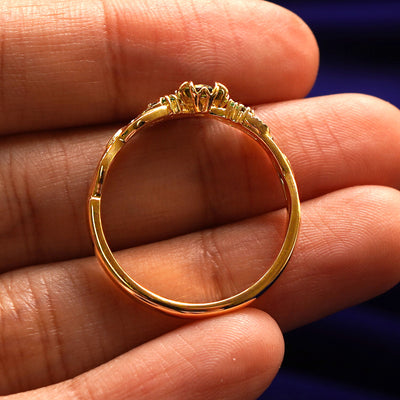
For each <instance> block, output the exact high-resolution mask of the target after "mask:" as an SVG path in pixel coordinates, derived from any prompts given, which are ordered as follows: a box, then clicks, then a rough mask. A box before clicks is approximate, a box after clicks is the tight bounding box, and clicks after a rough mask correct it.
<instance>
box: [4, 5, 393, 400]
mask: <svg viewBox="0 0 400 400" xmlns="http://www.w3.org/2000/svg"><path fill="white" fill-rule="evenodd" d="M0 11H1V12H0V19H2V20H1V21H0V34H1V36H0V37H1V48H0V54H1V57H0V104H1V107H0V133H1V135H2V136H1V137H0V188H1V190H0V215H1V216H2V217H1V219H0V248H1V249H2V257H1V259H0V270H1V275H0V395H1V396H0V398H1V399H10V400H22V399H47V398H48V399H57V400H67V399H90V400H102V399H107V400H113V399H119V400H120V399H154V398H163V399H182V398H185V399H216V398H218V399H256V398H257V397H258V396H259V395H260V394H261V393H262V392H263V391H264V390H265V389H266V388H267V387H268V385H269V384H270V382H271V381H272V379H273V378H274V376H275V374H276V373H277V371H278V369H279V367H280V364H281V361H282V358H283V352H284V343H283V338H282V331H285V330H288V329H293V328H295V327H298V326H301V325H304V324H307V323H309V322H311V321H314V320H316V319H318V318H321V317H323V316H326V315H328V314H330V313H333V312H335V311H338V310H340V309H343V308H345V307H349V306H351V305H354V304H357V303H360V302H362V301H365V300H367V299H369V298H371V297H373V296H376V295H378V294H380V293H383V292H384V291H386V290H388V289H390V288H391V287H392V286H394V285H395V284H397V283H398V282H399V278H400V248H399V246H398V243H399V240H400V193H399V187H400V179H399V176H400V163H399V161H398V154H399V152H400V113H399V110H398V109H396V108H395V107H393V106H392V105H390V104H388V103H386V102H384V101H383V100H379V99H376V98H373V97H369V96H365V95H358V94H343V95H335V96H327V97H321V98H313V99H305V100H304V99H301V98H302V97H303V96H305V95H306V94H307V92H308V91H309V89H310V88H311V86H312V84H313V82H314V80H315V77H316V73H317V69H318V48H317V45H316V42H315V39H314V37H313V35H312V33H311V32H310V30H309V28H308V27H307V26H306V25H305V24H304V22H302V21H301V20H300V19H299V18H298V17H296V16H295V15H293V14H292V13H290V12H289V11H287V10H285V9H283V8H280V7H278V6H277V5H273V4H269V3H267V2H263V1H258V0H251V1H240V0H230V1H229V2H228V3H227V2H215V1H206V0H202V1H193V2H188V1H186V0H185V1H183V0H173V1H171V0H170V1H166V0H157V2H155V1H152V2H148V3H147V2H145V1H135V2H133V1H128V0H103V1H100V0H85V1H81V0H79V1H75V0H71V1H68V2H65V1H54V0H51V1H50V0H47V1H44V0H42V1H39V2H38V1H35V2H33V1H28V0H17V1H15V0H8V1H3V2H2V4H1V5H0ZM216 21H218V24H216ZM249 21H251V23H249ZM217 26H218V28H217ZM244 71H245V73H244ZM184 80H193V81H195V82H203V83H213V82H214V81H220V82H222V83H224V84H225V85H226V86H227V87H228V88H229V89H230V93H231V95H232V97H233V98H234V99H235V100H237V101H240V102H243V103H244V104H252V105H254V106H255V108H256V112H257V114H258V115H259V116H260V117H261V118H262V119H263V120H264V121H266V122H267V123H268V125H269V126H270V128H271V131H272V132H273V135H274V136H275V138H276V141H277V142H278V144H279V146H280V148H281V149H282V150H283V152H284V153H285V154H286V155H287V156H288V158H289V160H290V161H291V164H292V166H293V170H294V171H295V175H296V178H297V182H298V185H299V188H300V195H301V199H302V210H303V219H302V227H301V232H300V237H299V241H298V245H297V246H296V249H295V252H294V254H293V257H292V260H291V261H290V263H289V265H288V267H287V269H286V270H285V272H284V273H283V274H282V276H281V277H280V278H279V280H278V281H277V282H276V284H274V285H273V286H272V287H271V289H269V290H268V291H267V292H266V293H265V294H264V295H263V296H261V297H260V298H259V299H258V300H257V301H256V302H255V303H253V304H254V306H255V308H247V309H243V310H240V311H237V312H233V313H231V314H227V315H222V316H218V317H213V318H209V319H206V320H196V321H194V322H191V321H189V320H182V319H178V318H174V317H170V316H166V315H163V314H160V313H158V312H156V311H153V310H151V309H149V308H147V307H146V306H144V305H142V304H139V303H137V302H136V301H133V300H132V299H130V298H128V297H127V296H125V295H124V294H123V293H121V292H120V291H118V290H116V289H115V287H114V286H113V285H112V284H111V282H110V281H109V280H108V279H107V278H106V277H105V275H104V273H103V271H102V270H101V269H100V267H99V265H98V263H97V261H96V260H95V258H94V257H93V255H92V254H93V250H92V246H91V243H90V239H89V234H88V229H87V222H86V198H87V193H88V188H89V185H90V182H91V179H92V174H93V172H94V170H95V167H96V164H97V162H98V159H99V157H100V155H101V153H102V151H103V149H104V146H105V144H106V143H107V141H108V139H109V138H110V137H111V135H112V134H113V133H114V132H115V130H116V129H118V128H119V127H120V126H121V125H123V124H124V123H125V122H126V121H127V120H129V119H131V118H132V117H133V116H135V115H136V114H137V113H139V112H140V111H141V110H143V109H144V108H145V107H146V105H147V103H148V102H149V101H153V100H156V99H157V98H158V97H160V96H162V95H164V94H167V93H172V92H173V91H174V90H175V89H176V88H177V87H178V86H179V84H180V83H181V82H183V81H184ZM133 155H134V156H133ZM227 166H228V168H227ZM116 202H117V203H116ZM115 204H118V206H117V207H116V206H115ZM283 206H284V201H283V199H282V196H281V194H280V191H279V186H278V184H277V182H276V179H275V178H274V174H273V171H271V169H270V166H269V165H268V163H266V162H265V158H264V156H263V155H262V154H261V153H260V151H259V150H258V148H257V147H256V146H255V145H254V143H253V142H251V141H250V140H249V139H248V138H246V137H245V136H244V135H237V134H236V135H234V134H232V131H231V130H230V129H229V128H227V127H225V126H222V125H221V124H214V123H212V122H210V121H198V120H189V121H176V122H174V123H169V124H165V125H162V126H161V125H160V126H157V127H155V128H154V129H153V130H152V131H151V132H147V131H146V134H143V135H139V136H138V138H137V140H136V141H135V142H134V143H133V144H132V146H130V145H128V148H127V149H126V151H125V150H124V153H123V154H121V157H120V159H119V160H118V164H117V165H116V166H115V170H113V171H112V175H111V176H110V181H109V182H108V183H107V187H106V193H105V197H104V208H105V215H106V217H105V228H106V233H107V236H108V237H109V238H110V243H111V245H112V247H113V249H115V250H116V254H117V256H118V257H119V258H120V260H121V262H123V263H124V265H126V266H127V269H129V268H130V271H131V273H132V275H134V276H135V277H136V278H137V279H138V280H140V281H141V282H144V283H145V284H146V285H148V286H149V287H151V288H153V289H154V290H157V291H158V292H160V293H162V294H165V295H169V296H171V297H175V298H180V299H187V300H189V301H190V300H192V301H193V300H195V299H196V300H198V301H200V300H212V299H216V298H221V297H224V296H227V295H229V294H232V293H233V292H235V291H237V290H240V289H241V288H242V286H247V285H248V284H249V283H251V282H252V281H254V279H256V278H257V276H259V274H261V273H262V272H263V271H264V270H265V266H266V265H268V261H269V260H271V259H272V258H273V255H274V251H276V248H278V247H279V243H280V240H281V235H282V234H283V228H284V224H283V218H284V215H285V213H284V211H283V210H281V208H282V207H283ZM282 224H283V225H282Z"/></svg>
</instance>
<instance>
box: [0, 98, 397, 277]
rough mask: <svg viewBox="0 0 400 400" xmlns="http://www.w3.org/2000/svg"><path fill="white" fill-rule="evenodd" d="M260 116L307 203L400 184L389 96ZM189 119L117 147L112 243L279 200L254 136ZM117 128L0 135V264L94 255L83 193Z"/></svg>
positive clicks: (108, 202) (108, 199) (109, 217)
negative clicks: (364, 187)
mask: <svg viewBox="0 0 400 400" xmlns="http://www.w3.org/2000/svg"><path fill="white" fill-rule="evenodd" d="M258 113H259V114H260V115H261V116H263V119H264V120H265V121H266V122H268V123H269V124H270V125H271V130H272V132H273V134H274V136H275V137H276V140H277V142H278V145H279V146H280V147H281V148H282V150H283V151H284V152H285V153H286V154H287V155H288V158H289V159H290V160H291V163H292V166H293V170H294V172H295V176H296V179H297V181H298V185H299V190H300V194H301V197H302V199H303V200H305V199H309V198H312V197H316V196H319V195H322V194H324V193H327V192H329V191H332V190H336V189H340V188H342V187H348V186H352V185H361V184H377V185H387V186H392V187H396V188H399V187H400V181H399V176H400V164H399V163H398V154H399V153H400V139H399V138H400V113H399V111H398V110H397V109H396V108H395V107H393V106H391V105H389V104H388V103H386V102H383V101H381V100H378V99H375V98H372V97H367V96H362V95H336V96H329V97H323V98H316V99H307V100H301V101H291V102H287V103H281V104H279V105H276V106H275V105H270V106H263V107H260V108H259V109H258ZM191 122H192V124H190V123H189V121H175V123H173V124H163V125H160V126H158V127H156V128H155V129H154V130H151V131H148V132H147V131H144V132H143V135H139V136H138V137H137V140H136V141H134V142H133V143H130V144H128V146H127V148H126V149H124V151H123V152H122V154H121V156H120V157H121V158H120V159H118V160H119V161H121V162H120V164H119V165H116V166H115V168H114V169H112V171H111V176H110V181H109V182H108V185H109V186H108V187H106V188H105V189H106V190H105V194H104V224H105V227H106V232H107V237H108V238H109V240H110V243H111V245H112V247H113V248H116V249H118V248H124V247H130V246H134V245H140V244H143V243H149V242H152V241H158V240H163V239H168V238H171V237H174V236H176V235H182V234H185V233H189V232H192V231H195V230H200V229H204V228H206V227H212V226H215V225H218V224H224V223H229V222H232V221H237V220H240V219H243V218H247V217H251V216H254V215H258V214H261V213H264V212H267V211H269V210H271V209H276V208H279V207H282V206H283V204H284V199H283V197H282V193H281V188H280V187H279V181H278V179H277V176H276V174H275V170H274V169H271V168H270V165H268V163H267V162H266V157H265V155H264V154H263V153H262V151H261V150H260V149H259V148H258V146H257V145H256V144H255V143H254V142H253V141H251V140H250V139H249V138H247V137H246V135H243V134H233V133H236V132H231V131H230V130H229V128H225V126H224V125H222V124H219V123H218V124H213V123H211V121H206V122H202V121H199V120H193V121H191ZM112 131H113V128H107V127H104V128H96V130H95V131H93V130H89V131H76V132H65V131H64V132H58V133H57V134H56V135H55V134H51V133H44V134H41V135H39V136H37V137H33V136H32V135H26V136H25V137H23V136H19V137H8V138H3V140H2V143H1V146H0V171H1V172H2V173H1V175H0V187H1V190H0V211H1V215H2V216H3V218H2V219H0V244H1V248H2V249H3V254H2V258H1V260H0V265H1V269H2V270H6V269H11V268H13V267H18V266H23V265H30V264H35V263H44V262H50V261H57V260H62V259H66V258H74V257H82V256H86V255H90V254H92V246H91V243H90V239H89V235H88V230H87V223H86V221H87V216H86V202H87V193H88V189H89V183H90V181H91V179H92V175H93V171H94V169H95V166H96V164H97V162H98V158H99V156H100V154H101V153H102V151H103V148H104V144H105V143H106V142H107V141H108V139H109V137H110V136H111V134H112ZM135 139H136V138H135ZM130 146H131V147H130ZM227 166H229V168H227ZM160 199H162V201H160ZM115 202H118V204H119V207H115V206H114V204H115ZM60 227H62V229H60Z"/></svg>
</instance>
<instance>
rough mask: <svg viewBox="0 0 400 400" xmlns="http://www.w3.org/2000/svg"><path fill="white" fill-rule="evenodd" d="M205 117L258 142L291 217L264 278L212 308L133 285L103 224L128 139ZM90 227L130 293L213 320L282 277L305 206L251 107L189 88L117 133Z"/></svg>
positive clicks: (110, 269)
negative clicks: (109, 185) (108, 191)
mask: <svg viewBox="0 0 400 400" xmlns="http://www.w3.org/2000/svg"><path fill="white" fill-rule="evenodd" d="M185 116H199V117H200V116H201V117H211V118H216V119H218V120H220V121H222V122H225V123H226V124H229V125H233V126H236V127H238V128H239V129H240V130H242V131H243V132H245V133H246V134H248V135H249V136H250V137H251V138H252V139H253V140H255V141H256V142H257V143H258V144H259V145H260V146H261V147H262V148H263V150H264V151H265V152H266V153H267V154H268V155H269V157H270V158H271V160H272V162H273V163H274V165H275V166H276V169H277V171H278V174H279V177H280V181H281V183H282V187H283V191H284V194H285V198H286V200H287V210H288V213H289V219H288V225H287V230H286V235H285V238H284V241H283V244H282V246H281V248H280V251H279V253H278V255H277V257H276V258H275V260H274V262H273V263H272V265H271V266H270V268H268V270H267V271H266V272H265V274H264V275H263V276H262V277H261V278H260V279H258V280H257V281H256V282H255V283H254V284H252V285H251V286H250V287H248V288H247V289H245V290H243V291H242V292H240V293H237V294H235V295H233V296H231V297H229V298H226V299H222V300H218V301H213V302H208V303H186V302H180V301H175V300H171V299H168V298H166V297H163V296H159V295H157V294H156V293H153V292H152V291H150V290H148V289H146V288H145V287H143V286H141V285H140V284H139V283H137V282H136V281H135V280H134V279H132V278H131V277H130V276H129V275H128V274H127V273H126V272H125V270H124V269H123V268H122V267H121V266H120V265H119V263H118V262H117V261H116V259H115V257H114V255H113V253H112V252H111V250H110V247H109V245H108V243H107V240H106V238H105V235H104V231H103V226H102V220H101V196H102V188H103V184H104V181H105V179H106V176H107V173H108V171H109V169H110V167H111V165H112V162H113V160H114V158H115V157H116V155H117V154H118V152H119V151H120V150H121V149H122V147H123V146H124V145H125V143H127V142H128V141H129V139H130V138H131V137H132V136H133V135H134V134H135V133H136V132H138V131H139V130H140V129H142V128H143V127H145V126H147V125H149V124H154V123H157V122H161V121H164V120H166V119H171V118H182V117H185ZM88 206H89V224H90V231H91V236H92V240H93V244H94V247H95V253H96V256H97V258H98V260H99V261H100V263H101V265H102V266H103V267H104V269H105V271H106V272H107V273H108V275H109V276H110V277H111V278H112V280H113V281H114V282H115V283H116V284H117V285H118V286H120V287H121V288H122V289H123V290H124V291H125V292H127V293H128V294H130V295H131V296H133V297H134V298H137V299H139V300H141V301H143V302H145V303H147V304H149V305H150V306H152V307H155V308H157V309H159V310H162V311H164V312H166V313H168V314H173V315H179V316H192V317H193V316H208V315H215V314H220V313H223V312H226V311H230V310H233V309H238V308H240V307H244V306H246V305H248V304H249V303H250V302H252V301H253V300H255V299H256V298H257V297H258V296H260V295H261V294H262V293H263V292H264V291H265V290H266V289H268V288H269V287H270V286H271V285H272V283H273V282H274V281H275V280H276V279H277V278H278V277H279V275H280V274H281V273H282V271H283V270H284V268H285V267H286V265H287V263H288V261H289V259H290V256H291V255H292V252H293V249H294V246H295V244H296V240H297V236H298V232H299V227H300V200H299V194H298V191H297V186H296V181H295V179H294V176H293V172H292V169H291V166H290V163H289V161H288V159H287V158H286V156H285V155H284V154H283V153H282V151H281V150H280V149H279V147H278V146H277V145H276V143H275V142H274V140H273V138H272V136H271V135H270V132H269V128H268V126H267V125H266V124H264V123H263V122H262V121H261V120H260V119H259V118H257V117H256V116H255V114H254V111H253V110H252V109H251V108H250V107H246V106H244V105H242V104H240V103H237V102H235V101H233V100H232V99H230V98H229V94H228V90H227V88H226V87H225V86H224V85H222V84H221V83H215V85H214V87H211V86H208V85H194V84H193V82H184V83H183V84H182V85H181V86H180V87H179V89H178V90H177V91H176V92H175V93H174V94H171V95H168V96H164V97H161V98H160V100H159V101H158V102H156V103H152V104H149V106H148V108H147V109H146V110H145V111H144V112H143V113H142V114H140V115H139V116H138V117H136V118H135V119H134V120H133V121H131V122H130V123H129V124H128V125H126V126H125V127H123V128H121V129H120V130H118V131H117V132H116V133H115V135H114V136H113V137H112V138H111V139H110V141H109V142H108V144H107V146H106V150H105V152H104V154H103V156H102V157H101V160H100V162H99V165H98V167H97V170H96V173H95V176H94V180H93V184H92V186H91V189H90V195H89V204H88Z"/></svg>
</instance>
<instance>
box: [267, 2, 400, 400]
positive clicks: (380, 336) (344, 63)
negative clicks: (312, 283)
mask: <svg viewBox="0 0 400 400" xmlns="http://www.w3.org/2000/svg"><path fill="white" fill-rule="evenodd" d="M275 2H276V3H277V4H280V5H282V6H284V7H286V8H288V9H290V10H292V11H293V12H295V13H296V14H298V15H299V16H300V17H302V18H303V19H304V20H305V21H306V22H307V23H308V25H309V26H310V27H311V29H312V30H313V32H314V33H315V35H316V37H317V40H318V42H319V45H320V51H321V65H320V72H319V76H318V78H317V82H316V84H315V87H314V88H313V90H312V92H311V94H310V96H320V95H325V94H332V93H342V92H360V93H367V94H371V95H375V96H378V97H381V98H383V99H385V100H388V101H390V102H391V103H393V104H395V105H396V106H397V107H400V0H393V1H385V0H381V1H380V0H375V1H368V0H367V1H365V0H364V1H356V0H353V1H343V0H336V1H324V0H319V1H315V0H314V1H313V0H308V1H307V0H298V1H279V0H277V1H275ZM399 162H400V155H399ZM377 267H379V266H377ZM285 337H286V356H285V360H284V364H283V368H282V370H281V371H280V372H279V374H278V376H277V378H276V380H275V381H274V383H273V384H272V386H271V387H270V388H269V389H268V390H267V391H266V392H265V393H264V395H263V396H261V397H260V400H261V399H263V400H264V399H274V400H277V399H278V400H279V399H294V400H296V399H307V400H317V399H318V400H331V399H343V400H350V399H351V400H361V399H363V400H364V399H365V400H378V399H379V400H389V399H395V398H397V399H398V398H400V389H399V387H400V287H399V286H397V287H396V288H395V289H393V290H391V291H390V292H389V293H387V294H385V295H383V296H380V297H378V298H376V299H374V300H371V301H370V302H368V303H365V304H362V305H359V306H357V307H353V308H351V309H348V310H345V311H342V312H339V313H337V314H335V315H333V316H330V317H328V318H325V319H323V320H322V321H318V322H316V323H313V324H311V325H309V326H307V327H304V328H300V329H297V330H295V331H292V332H289V333H288V334H286V335H285Z"/></svg>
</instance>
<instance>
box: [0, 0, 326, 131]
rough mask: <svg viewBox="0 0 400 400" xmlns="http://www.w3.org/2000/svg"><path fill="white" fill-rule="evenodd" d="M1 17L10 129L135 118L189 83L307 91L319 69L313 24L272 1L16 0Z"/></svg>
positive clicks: (264, 96) (257, 93)
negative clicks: (151, 101)
mask: <svg viewBox="0 0 400 400" xmlns="http://www.w3.org/2000/svg"><path fill="white" fill-rule="evenodd" d="M0 15H2V23H1V24H0V26H1V31H2V33H1V35H2V38H3V39H2V48H1V53H2V54H1V60H2V64H1V69H2V74H1V82H0V88H1V95H2V97H1V99H2V112H1V114H0V127H1V132H3V133H7V132H8V133H9V132H19V131H25V130H37V129H46V128H51V127H65V126H77V125H82V124H92V123H101V122H106V121H112V120H120V119H128V118H131V117H132V116H133V115H134V114H137V113H138V112H139V111H141V110H142V109H143V108H144V106H145V105H146V104H147V103H148V102H149V101H150V100H152V99H157V98H159V97H160V96H162V95H164V94H168V93H169V92H172V91H173V90H175V89H176V88H177V87H178V86H179V84H180V83H182V82H183V81H185V80H193V81H196V82H199V83H201V82H204V83H213V82H214V81H215V80H217V81H221V82H223V83H224V84H226V85H228V86H229V87H230V88H231V90H232V93H233V94H234V95H235V99H236V98H237V99H238V100H240V101H243V102H246V103H252V104H255V103H260V102H266V101H272V100H281V99H287V98H294V97H302V96H304V95H305V94H306V93H307V92H308V91H309V90H310V88H311V86H312V84H313V82H314V79H315V76H316V71H317V67H318V48H317V45H316V42H315V39H314V37H313V35H312V33H311V31H310V30H309V28H308V27H307V26H306V25H305V24H304V22H302V21H301V20H300V18H298V17H296V16H295V15H294V14H292V13H291V12H289V11H288V10H285V9H283V8H281V7H279V6H277V5H274V4H271V3H266V2H263V1H241V0H230V2H229V4H226V3H225V2H213V1H206V0H203V1H199V2H190V3H188V2H187V1H185V0H174V1H170V0H168V1H167V0H157V2H153V3H152V6H151V7H149V5H148V4H147V3H146V2H142V1H136V2H132V1H130V0H123V1H117V0H108V1H103V2H101V1H94V0H85V1H83V2H82V1H70V2H64V1H57V2H54V1H52V0H41V1H39V2H36V3H35V10H32V8H31V6H30V2H29V1H27V0H18V1H15V0H7V1H6V2H3V5H2V13H1V14H0ZM244 71H245V73H243V72H244ZM254 77H257V79H254Z"/></svg>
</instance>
